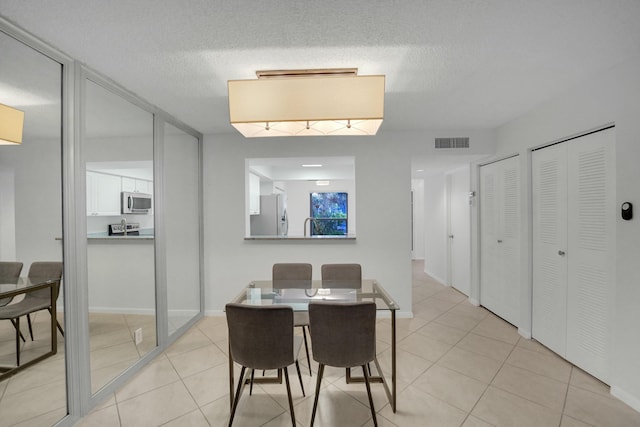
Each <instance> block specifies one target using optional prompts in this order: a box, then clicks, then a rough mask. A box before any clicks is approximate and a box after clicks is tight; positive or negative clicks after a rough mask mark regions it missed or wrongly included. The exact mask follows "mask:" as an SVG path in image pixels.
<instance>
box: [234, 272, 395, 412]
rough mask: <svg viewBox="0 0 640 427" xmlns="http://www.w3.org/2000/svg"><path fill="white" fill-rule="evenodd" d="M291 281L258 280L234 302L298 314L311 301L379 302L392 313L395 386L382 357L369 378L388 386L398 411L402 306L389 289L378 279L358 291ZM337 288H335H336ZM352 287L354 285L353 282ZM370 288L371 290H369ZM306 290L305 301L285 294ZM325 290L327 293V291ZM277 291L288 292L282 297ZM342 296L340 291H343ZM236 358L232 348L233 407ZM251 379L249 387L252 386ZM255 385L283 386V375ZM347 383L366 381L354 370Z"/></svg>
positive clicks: (345, 286)
mask: <svg viewBox="0 0 640 427" xmlns="http://www.w3.org/2000/svg"><path fill="white" fill-rule="evenodd" d="M287 282H288V281H282V282H279V284H280V285H282V286H279V287H276V288H274V287H273V282H272V281H271V280H256V281H253V282H251V283H249V285H247V287H246V288H244V290H243V291H242V292H241V293H240V294H238V296H236V298H234V299H233V300H232V301H231V302H233V303H237V304H252V305H272V304H284V305H290V306H291V307H292V308H293V310H294V311H307V310H308V304H309V302H311V301H323V300H332V301H336V302H339V301H345V302H347V301H367V300H373V301H374V302H376V306H377V309H378V310H381V311H382V310H389V312H390V314H391V384H389V383H388V380H387V379H386V378H385V376H384V374H383V372H382V368H381V367H380V363H379V362H378V356H377V354H376V357H375V359H374V363H375V366H376V370H377V373H378V375H373V376H370V377H369V380H370V381H371V382H374V383H381V384H382V385H383V387H384V390H385V393H386V394H387V398H388V399H389V403H390V404H391V409H392V410H393V412H394V413H395V412H396V402H397V378H396V311H397V310H398V309H399V306H398V304H396V302H395V301H394V300H393V299H392V298H391V297H390V296H389V294H387V292H386V290H385V289H384V288H383V287H382V285H380V283H378V282H377V281H376V280H370V279H363V280H362V282H361V283H360V285H361V286H360V287H358V288H354V287H353V286H349V283H340V282H337V281H327V280H325V281H322V280H312V281H310V282H309V281H304V282H302V281H291V283H287ZM332 285H334V286H335V287H332ZM351 285H352V283H351ZM365 285H366V288H367V291H363V288H365ZM369 288H370V289H369ZM289 289H290V290H303V291H304V296H301V298H300V297H299V298H297V299H296V298H293V299H291V298H284V293H286V292H287V290H289ZM322 290H327V292H323V291H322ZM331 290H335V291H341V292H344V291H347V292H348V293H350V298H349V299H346V298H345V299H342V298H340V297H333V298H332V297H330V295H331ZM277 291H284V292H283V293H282V294H279V293H278V292H277ZM339 293H340V292H339ZM233 363H234V362H233V359H232V357H231V350H230V349H229V403H230V406H231V407H233V400H234V385H233V382H234V369H233ZM248 381H249V380H248V379H247V380H246V381H245V384H246V383H248ZM253 381H254V382H255V383H282V374H279V375H278V376H277V377H261V378H254V380H253ZM346 382H347V383H356V382H364V377H361V376H359V377H352V376H351V370H350V369H349V368H347V373H346Z"/></svg>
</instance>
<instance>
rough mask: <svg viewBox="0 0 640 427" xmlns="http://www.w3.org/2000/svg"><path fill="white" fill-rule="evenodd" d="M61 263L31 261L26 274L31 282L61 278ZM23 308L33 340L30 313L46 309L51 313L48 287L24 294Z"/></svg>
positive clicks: (62, 333)
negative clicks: (25, 311)
mask: <svg viewBox="0 0 640 427" xmlns="http://www.w3.org/2000/svg"><path fill="white" fill-rule="evenodd" d="M62 265H63V264H62V263H61V262H57V261H39V262H32V263H31V266H29V273H28V274H27V276H28V277H29V280H30V281H31V283H38V282H46V281H47V280H60V279H62ZM59 290H60V287H59V286H58V287H57V288H56V294H55V298H58V292H59ZM25 301H27V302H26V303H25V309H26V310H28V312H27V322H28V323H29V335H31V341H33V328H32V327H31V315H30V313H35V312H36V311H40V310H44V309H47V310H49V313H51V293H50V291H49V289H41V290H39V291H35V292H29V293H28V294H26V295H25V296H24V300H23V301H22V302H25ZM56 322H57V324H58V325H57V326H58V330H59V331H60V334H61V335H62V336H64V331H63V330H62V326H60V322H58V321H57V320H56Z"/></svg>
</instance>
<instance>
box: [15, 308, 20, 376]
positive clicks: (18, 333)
mask: <svg viewBox="0 0 640 427" xmlns="http://www.w3.org/2000/svg"><path fill="white" fill-rule="evenodd" d="M15 327H16V366H20V335H21V334H20V318H19V317H18V318H16V323H15Z"/></svg>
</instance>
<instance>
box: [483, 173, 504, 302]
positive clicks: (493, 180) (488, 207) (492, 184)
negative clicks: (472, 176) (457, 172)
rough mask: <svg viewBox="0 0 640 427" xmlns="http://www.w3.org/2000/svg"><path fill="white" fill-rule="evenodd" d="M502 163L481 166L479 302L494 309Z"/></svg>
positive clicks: (499, 287) (498, 287)
mask: <svg viewBox="0 0 640 427" xmlns="http://www.w3.org/2000/svg"><path fill="white" fill-rule="evenodd" d="M499 172H500V165H499V164H498V163H491V164H489V165H484V166H482V167H480V304H481V305H482V306H484V307H486V308H488V309H489V310H491V311H494V312H495V310H496V309H499V308H500V294H501V292H502V284H501V280H500V262H499V259H500V253H499V247H498V244H497V241H498V239H499V237H498V235H499V234H498V233H499V227H500V218H499V215H498V212H499V209H498V194H497V193H498V189H497V188H496V187H497V184H498V183H497V181H498V178H499Z"/></svg>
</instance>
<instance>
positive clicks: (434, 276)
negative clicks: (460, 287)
mask: <svg viewBox="0 0 640 427" xmlns="http://www.w3.org/2000/svg"><path fill="white" fill-rule="evenodd" d="M425 274H428V275H429V276H431V278H432V279H435V281H436V282H438V283H440V284H441V285H442V286H446V287H450V286H449V285H447V281H446V280H443V279H441V278H440V277H438V276H436V275H435V274H433V273H431V272H429V271H425Z"/></svg>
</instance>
